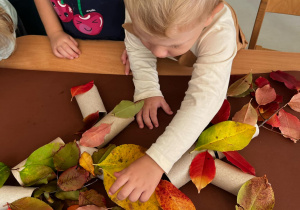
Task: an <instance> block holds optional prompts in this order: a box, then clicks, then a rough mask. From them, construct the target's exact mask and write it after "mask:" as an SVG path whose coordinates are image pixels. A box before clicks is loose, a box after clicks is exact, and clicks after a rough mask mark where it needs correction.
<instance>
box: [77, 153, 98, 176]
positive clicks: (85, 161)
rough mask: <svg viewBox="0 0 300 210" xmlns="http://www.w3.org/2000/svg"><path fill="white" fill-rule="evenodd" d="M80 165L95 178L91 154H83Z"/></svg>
mask: <svg viewBox="0 0 300 210" xmlns="http://www.w3.org/2000/svg"><path fill="white" fill-rule="evenodd" d="M79 165H80V166H81V167H82V168H84V169H85V170H87V171H88V172H90V173H91V174H93V176H95V173H94V165H93V159H92V156H91V155H90V154H89V153H87V152H83V153H82V154H81V157H80V159H79Z"/></svg>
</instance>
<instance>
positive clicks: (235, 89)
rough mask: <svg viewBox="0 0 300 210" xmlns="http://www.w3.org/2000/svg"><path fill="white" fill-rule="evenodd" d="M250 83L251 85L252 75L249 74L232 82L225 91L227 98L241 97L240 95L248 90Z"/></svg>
mask: <svg viewBox="0 0 300 210" xmlns="http://www.w3.org/2000/svg"><path fill="white" fill-rule="evenodd" d="M251 83H252V74H251V73H249V74H247V75H246V76H244V77H242V78H241V79H239V80H237V81H236V82H234V83H233V84H232V85H230V87H229V88H228V91H227V96H232V97H235V96H238V95H241V94H242V93H244V92H246V91H247V90H248V89H249V88H250V86H251Z"/></svg>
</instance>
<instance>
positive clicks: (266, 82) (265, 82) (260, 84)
mask: <svg viewBox="0 0 300 210" xmlns="http://www.w3.org/2000/svg"><path fill="white" fill-rule="evenodd" d="M255 84H256V85H257V87H259V88H262V87H263V86H265V85H270V82H269V80H267V79H266V78H264V77H259V78H257V79H256V80H255Z"/></svg>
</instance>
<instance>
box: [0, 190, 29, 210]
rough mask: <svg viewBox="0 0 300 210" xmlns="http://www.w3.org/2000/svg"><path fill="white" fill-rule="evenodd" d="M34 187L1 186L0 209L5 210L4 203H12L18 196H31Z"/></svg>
mask: <svg viewBox="0 0 300 210" xmlns="http://www.w3.org/2000/svg"><path fill="white" fill-rule="evenodd" d="M34 189H35V188H34V187H26V188H25V187H20V186H18V187H17V186H3V187H1V188H0V210H7V206H6V207H3V206H4V205H6V203H12V202H14V201H16V200H18V199H20V198H24V197H31V195H32V193H33V191H34Z"/></svg>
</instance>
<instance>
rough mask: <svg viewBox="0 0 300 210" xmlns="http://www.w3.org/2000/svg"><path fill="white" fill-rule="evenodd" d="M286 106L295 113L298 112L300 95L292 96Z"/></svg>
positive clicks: (299, 109) (299, 110)
mask: <svg viewBox="0 0 300 210" xmlns="http://www.w3.org/2000/svg"><path fill="white" fill-rule="evenodd" d="M288 105H289V106H290V107H291V108H292V109H293V110H295V111H296V112H300V93H297V94H296V95H294V96H293V97H292V99H291V100H290V102H289V103H288Z"/></svg>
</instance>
